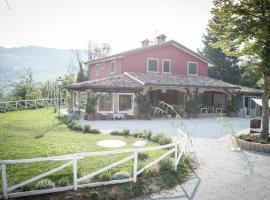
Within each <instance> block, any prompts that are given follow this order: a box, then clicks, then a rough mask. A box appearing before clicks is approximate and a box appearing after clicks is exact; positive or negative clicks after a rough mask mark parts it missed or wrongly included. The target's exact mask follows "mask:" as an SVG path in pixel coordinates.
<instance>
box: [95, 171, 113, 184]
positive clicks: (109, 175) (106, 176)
mask: <svg viewBox="0 0 270 200" xmlns="http://www.w3.org/2000/svg"><path fill="white" fill-rule="evenodd" d="M113 174H114V172H113V171H112V170H108V171H106V172H103V173H101V174H100V175H98V179H99V180H101V181H111V180H113Z"/></svg>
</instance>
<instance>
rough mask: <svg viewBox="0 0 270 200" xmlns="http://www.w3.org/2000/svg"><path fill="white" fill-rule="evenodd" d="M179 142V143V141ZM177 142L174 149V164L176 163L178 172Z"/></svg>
mask: <svg viewBox="0 0 270 200" xmlns="http://www.w3.org/2000/svg"><path fill="white" fill-rule="evenodd" d="M177 142H178V141H177ZM177 142H176V144H175V147H174V161H175V162H174V163H175V171H176V170H177Z"/></svg>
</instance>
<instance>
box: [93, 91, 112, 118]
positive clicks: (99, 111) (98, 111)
mask: <svg viewBox="0 0 270 200" xmlns="http://www.w3.org/2000/svg"><path fill="white" fill-rule="evenodd" d="M108 93H109V92H100V93H98V94H99V95H102V94H108ZM111 95H112V107H111V108H112V109H111V110H110V111H105V110H99V98H98V104H97V113H105V114H106V113H114V101H113V99H114V98H113V96H114V93H111Z"/></svg>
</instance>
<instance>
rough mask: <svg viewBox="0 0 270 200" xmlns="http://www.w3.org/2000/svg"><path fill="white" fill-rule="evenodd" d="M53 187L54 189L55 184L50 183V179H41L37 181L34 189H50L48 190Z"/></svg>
mask: <svg viewBox="0 0 270 200" xmlns="http://www.w3.org/2000/svg"><path fill="white" fill-rule="evenodd" d="M54 187H55V183H54V182H52V181H51V180H50V179H42V180H40V181H38V182H37V184H36V188H37V189H38V190H42V189H50V188H54Z"/></svg>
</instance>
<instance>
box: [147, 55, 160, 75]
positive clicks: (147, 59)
mask: <svg viewBox="0 0 270 200" xmlns="http://www.w3.org/2000/svg"><path fill="white" fill-rule="evenodd" d="M149 60H156V61H157V71H149V66H148V61H149ZM146 62H147V63H146V66H147V72H151V73H158V72H159V70H158V68H159V59H158V58H147V61H146Z"/></svg>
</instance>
